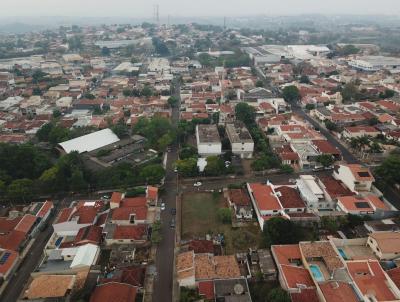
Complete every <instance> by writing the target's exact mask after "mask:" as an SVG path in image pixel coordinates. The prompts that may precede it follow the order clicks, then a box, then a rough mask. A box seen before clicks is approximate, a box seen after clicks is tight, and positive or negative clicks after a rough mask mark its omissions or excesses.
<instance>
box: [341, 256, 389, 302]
mask: <svg viewBox="0 0 400 302" xmlns="http://www.w3.org/2000/svg"><path fill="white" fill-rule="evenodd" d="M347 268H348V270H349V272H350V275H351V277H352V279H353V280H354V282H355V283H356V284H357V287H358V288H359V289H360V291H361V292H362V293H363V294H364V295H368V294H373V295H374V296H375V297H376V299H377V300H378V301H390V300H396V296H395V295H394V294H393V292H392V291H391V290H390V288H389V287H388V285H387V279H386V276H385V274H384V271H383V269H382V267H381V266H380V264H379V262H378V261H376V260H369V261H348V262H347Z"/></svg>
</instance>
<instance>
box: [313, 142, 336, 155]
mask: <svg viewBox="0 0 400 302" xmlns="http://www.w3.org/2000/svg"><path fill="white" fill-rule="evenodd" d="M312 143H313V145H314V146H315V147H316V148H317V150H318V151H319V152H321V153H324V154H332V155H340V154H341V152H340V151H339V149H337V148H335V147H334V146H333V145H332V144H331V143H330V142H328V141H326V140H313V141H312Z"/></svg>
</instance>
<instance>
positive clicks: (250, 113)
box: [235, 103, 256, 126]
mask: <svg viewBox="0 0 400 302" xmlns="http://www.w3.org/2000/svg"><path fill="white" fill-rule="evenodd" d="M235 114H236V119H238V120H240V121H242V122H243V123H244V124H245V125H246V126H249V125H253V124H254V123H255V118H256V112H255V110H254V108H253V107H251V106H250V105H249V104H247V103H239V104H237V105H236V107H235Z"/></svg>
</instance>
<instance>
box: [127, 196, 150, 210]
mask: <svg viewBox="0 0 400 302" xmlns="http://www.w3.org/2000/svg"><path fill="white" fill-rule="evenodd" d="M146 204H147V200H146V197H144V196H141V197H133V198H124V199H123V200H122V201H121V208H125V207H126V208H131V207H140V206H142V207H143V206H146Z"/></svg>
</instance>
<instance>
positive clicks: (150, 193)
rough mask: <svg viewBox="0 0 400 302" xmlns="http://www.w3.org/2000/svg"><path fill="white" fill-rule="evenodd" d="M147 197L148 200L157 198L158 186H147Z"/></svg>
mask: <svg viewBox="0 0 400 302" xmlns="http://www.w3.org/2000/svg"><path fill="white" fill-rule="evenodd" d="M147 198H148V199H150V200H157V198H158V188H157V187H152V186H148V187H147Z"/></svg>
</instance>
